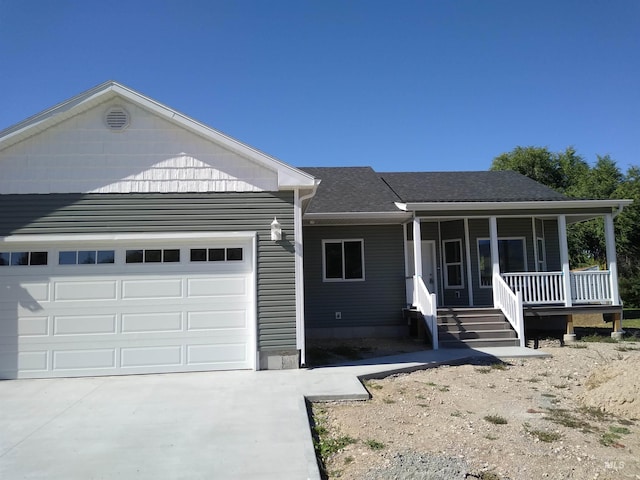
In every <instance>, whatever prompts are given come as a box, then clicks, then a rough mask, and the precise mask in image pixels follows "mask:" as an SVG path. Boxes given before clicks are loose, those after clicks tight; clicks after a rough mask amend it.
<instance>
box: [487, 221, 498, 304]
mask: <svg viewBox="0 0 640 480" xmlns="http://www.w3.org/2000/svg"><path fill="white" fill-rule="evenodd" d="M489 243H490V246H491V284H492V285H493V292H494V294H493V306H494V307H495V308H498V306H497V305H496V294H495V288H496V282H495V280H494V279H495V277H496V276H497V275H500V254H499V251H498V220H497V219H496V217H489Z"/></svg>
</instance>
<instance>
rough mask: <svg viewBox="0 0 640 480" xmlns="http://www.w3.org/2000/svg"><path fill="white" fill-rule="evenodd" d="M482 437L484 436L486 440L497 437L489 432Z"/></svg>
mask: <svg viewBox="0 0 640 480" xmlns="http://www.w3.org/2000/svg"><path fill="white" fill-rule="evenodd" d="M484 438H486V439H487V440H497V439H498V437H496V436H495V435H491V434H487V435H485V436H484Z"/></svg>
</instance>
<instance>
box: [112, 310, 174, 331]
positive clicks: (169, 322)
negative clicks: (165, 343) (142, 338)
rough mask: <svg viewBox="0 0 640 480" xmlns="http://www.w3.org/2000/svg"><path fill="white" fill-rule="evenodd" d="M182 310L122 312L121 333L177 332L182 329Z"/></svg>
mask: <svg viewBox="0 0 640 480" xmlns="http://www.w3.org/2000/svg"><path fill="white" fill-rule="evenodd" d="M182 316H183V315H182V312H165V313H124V314H122V333H150V332H179V331H182V330H183V321H182Z"/></svg>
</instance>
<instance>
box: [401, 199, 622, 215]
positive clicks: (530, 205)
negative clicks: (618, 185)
mask: <svg viewBox="0 0 640 480" xmlns="http://www.w3.org/2000/svg"><path fill="white" fill-rule="evenodd" d="M632 203H633V200H627V199H624V200H623V199H604V200H532V201H524V202H511V201H504V202H405V203H402V202H396V206H397V207H398V208H399V209H400V210H402V211H405V212H416V211H429V210H437V211H454V210H456V211H459V210H466V211H479V210H532V209H543V210H547V209H549V210H551V209H562V208H567V209H590V208H603V207H604V208H617V209H618V210H622V209H623V208H624V207H626V206H628V205H631V204H632Z"/></svg>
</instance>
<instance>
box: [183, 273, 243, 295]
mask: <svg viewBox="0 0 640 480" xmlns="http://www.w3.org/2000/svg"><path fill="white" fill-rule="evenodd" d="M247 283H248V282H247V277H246V276H240V277H221V278H192V279H189V280H188V283H187V295H188V296H189V297H190V298H192V297H209V298H211V297H229V296H238V297H240V296H246V295H247V291H248V284H247Z"/></svg>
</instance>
